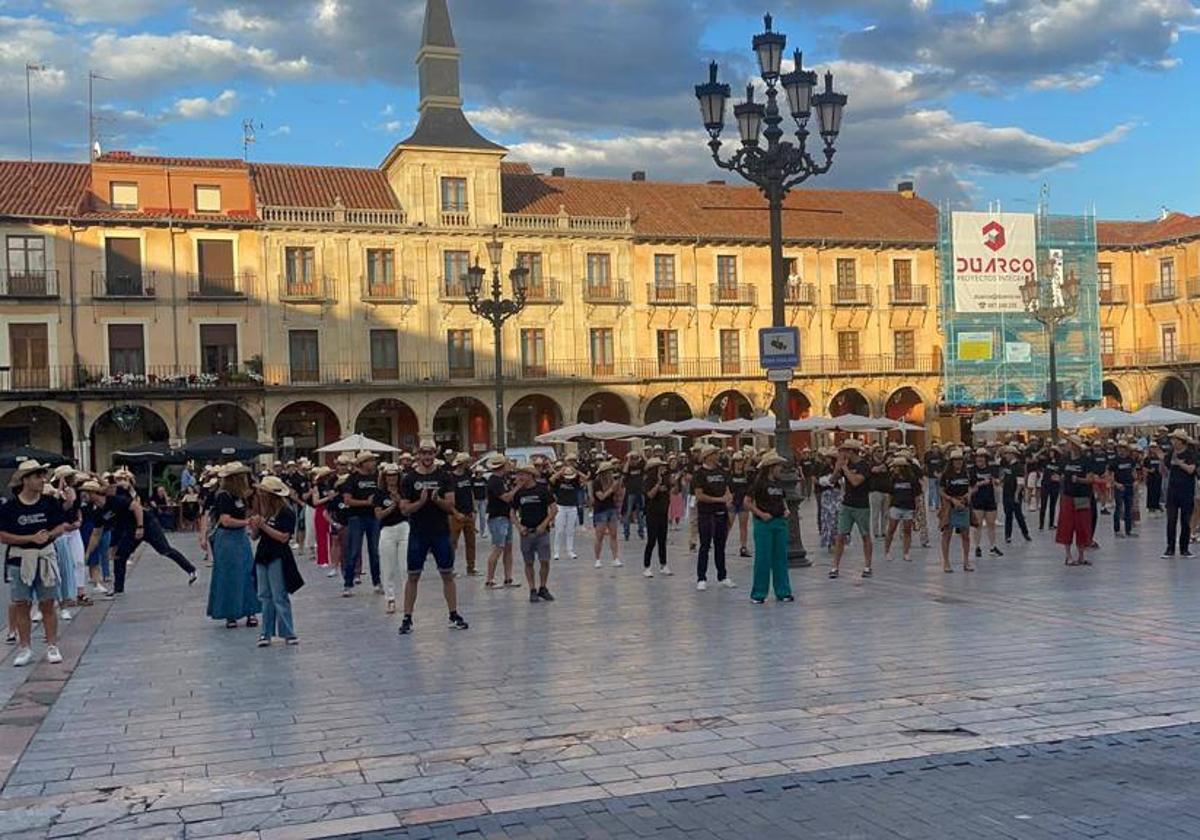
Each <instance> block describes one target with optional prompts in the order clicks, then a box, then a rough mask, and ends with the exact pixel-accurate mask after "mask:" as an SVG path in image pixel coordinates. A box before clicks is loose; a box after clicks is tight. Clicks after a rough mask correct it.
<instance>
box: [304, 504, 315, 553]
mask: <svg viewBox="0 0 1200 840" xmlns="http://www.w3.org/2000/svg"><path fill="white" fill-rule="evenodd" d="M304 550H305V551H311V552H313V553H314V554H315V553H316V551H317V509H316V508H314V507H310V506H309V505H305V506H304Z"/></svg>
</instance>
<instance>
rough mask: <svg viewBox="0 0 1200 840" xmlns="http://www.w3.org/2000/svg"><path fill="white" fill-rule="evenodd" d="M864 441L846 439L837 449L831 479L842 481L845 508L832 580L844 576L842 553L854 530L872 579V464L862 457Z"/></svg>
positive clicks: (839, 524)
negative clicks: (860, 541)
mask: <svg viewBox="0 0 1200 840" xmlns="http://www.w3.org/2000/svg"><path fill="white" fill-rule="evenodd" d="M862 453H863V445H862V441H859V440H855V439H854V438H847V439H846V440H844V441H842V443H841V446H839V447H838V458H837V464H836V466H834V468H833V473H832V479H833V481H834V482H835V483H836V482H841V483H842V487H843V495H842V506H841V508H839V510H838V516H837V529H836V531H837V536H836V542H835V543H834V545H833V567H832V568H831V569H830V570H829V577H831V578H836V577H837V576H838V575H839V574H840V573H841V565H842V554H843V553H845V551H846V541H847V540H849V539H850V533H851V531H852V530H853V529H854V528H857V529H858V533H859V536H861V537H862V546H863V570H862V576H863V577H864V578H869V577H871V558H872V555H873V549H874V546H873V545H872V544H871V500H870V498H869V492H870V481H869V479H870V475H871V465H870V463H869V462H868V461H866V460H865V459H864V458H863V457H862Z"/></svg>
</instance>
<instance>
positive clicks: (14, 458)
mask: <svg viewBox="0 0 1200 840" xmlns="http://www.w3.org/2000/svg"><path fill="white" fill-rule="evenodd" d="M22 461H37V462H38V463H41V464H49V465H50V466H52V467H57V466H58V465H59V464H70V463H72V462H73V461H74V459H73V458H68V457H67V456H65V455H63V454H61V453H59V452H49V451H47V450H45V449H38V448H37V447H36V446H18V447H17V448H16V449H6V450H5V451H3V452H0V469H5V470H12V469H16V468H17V467H18V466H20V465H21V462H22Z"/></svg>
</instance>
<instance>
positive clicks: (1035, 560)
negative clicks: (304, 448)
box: [0, 507, 1200, 840]
mask: <svg viewBox="0 0 1200 840" xmlns="http://www.w3.org/2000/svg"><path fill="white" fill-rule="evenodd" d="M805 512H806V515H808V514H811V507H809V508H808V509H806V511H805ZM806 524H808V523H806ZM810 530H811V529H810ZM1160 530H1161V523H1160V522H1158V521H1151V522H1148V523H1147V524H1146V528H1145V536H1143V537H1141V538H1139V539H1135V540H1126V541H1117V542H1112V541H1111V539H1109V540H1107V541H1106V544H1105V546H1104V548H1103V549H1102V550H1101V551H1100V552H1097V553H1096V555H1095V562H1096V565H1095V566H1094V567H1092V568H1086V569H1068V568H1065V567H1064V566H1063V565H1062V560H1061V556H1060V554H1059V552H1058V550H1057V547H1055V546H1053V545H1052V543H1051V542H1050V537H1049V536H1048V535H1043V534H1036V533H1035V538H1036V542H1035V543H1034V544H1033V545H1032V546H1029V547H1027V546H1025V545H1021V546H1020V547H1018V546H1017V545H1016V544H1014V545H1013V546H1012V550H1011V551H1009V553H1008V555H1007V556H1005V557H1003V558H995V559H984V560H981V561H978V564H979V567H980V570H979V571H978V572H976V573H974V574H963V573H962V572H961V571H959V572H956V573H955V574H953V575H945V574H943V573H942V571H941V570H940V566H939V562H938V560H937V559H936V556H935V553H934V551H933V550H930V551H928V552H926V551H923V550H920V549H917V550H915V551H914V560H915V562H913V563H904V562H903V561H900V560H892V561H890V562H886V563H885V562H884V561H883V560H882V559H878V560H877V561H876V565H875V568H876V572H875V577H874V578H873V579H871V580H866V581H864V580H861V579H859V576H858V574H857V570H858V568H859V567H860V565H861V560H860V557H859V554H858V552H857V551H854V552H851V553H849V554H848V556H847V560H846V562H844V563H843V576H842V578H841V579H840V580H837V581H830V580H827V579H826V577H825V572H826V569H827V566H828V556H827V555H826V554H824V553H823V552H820V551H819V550H818V551H817V552H816V553H815V556H816V559H817V565H816V566H815V567H814V568H811V569H807V570H797V571H795V572H794V573H793V582H794V585H795V588H796V595H797V601H796V603H794V604H777V603H774V602H771V603H769V604H768V605H766V606H761V607H756V606H753V605H751V604H750V603H749V601H748V594H747V585H748V583H749V561H746V560H742V559H737V558H733V559H731V561H730V566H731V575H732V576H733V577H734V578H735V579H736V580H737V582H738V583H739V584H740V585H739V587H738V588H737V589H733V590H725V589H720V588H716V587H714V588H712V589H710V590H709V591H708V592H704V593H698V592H696V591H695V589H694V581H693V576H692V564H691V563H690V562H689V560H688V559H687V558H686V557H685V552H684V551H683V550H682V549H683V548H686V545H685V543H686V538H685V536H684V535H681V534H678V533H672V535H671V540H672V543H673V551H672V565H673V568H674V569H675V571H676V574H675V576H674V577H662V576H658V577H655V578H654V579H652V580H647V579H644V578H643V577H642V576H641V562H640V548H641V544H640V543H639V542H638V541H637V540H636V537H635V539H634V541H633V542H630V543H622V547H623V548H624V549H625V552H624V557H625V566H624V567H623V568H620V569H615V568H611V567H606V568H605V569H603V570H595V569H593V568H592V566H591V562H590V552H589V556H588V559H580V560H578V561H564V562H563V563H561V564H559V566H558V567H557V568H556V570H555V576H554V578H553V579H552V580H551V584H552V586H551V588H552V589H553V591H554V592H555V594H556V595H557V596H558V601H557V602H556V603H553V604H530V603H529V602H528V599H527V597H526V592H525V590H523V589H511V590H497V591H487V590H485V589H484V588H483V586H482V579H475V578H462V579H460V582H459V583H460V602H461V609H462V611H463V613H464V614H465V615H466V617H467V618H468V620H469V621H470V622H471V629H470V631H468V632H466V633H455V632H450V631H449V630H448V629H447V628H446V626H445V614H444V610H443V607H442V603H441V595H440V591H439V587H438V585H437V582H436V580H435V579H434V577H433V576H432V575H427V576H426V579H425V583H424V585H423V588H422V592H421V598H420V601H419V602H418V605H417V612H416V631H415V633H414V635H413V636H411V637H409V638H400V637H398V636H397V635H396V623H397V622H396V621H395V619H394V617H391V616H387V615H385V614H384V610H383V603H382V599H381V598H379V597H377V596H373V595H370V594H361V595H360V596H359V597H355V598H353V599H349V600H343V599H341V598H339V597H337V590H338V586H337V582H336V581H330V580H327V579H326V578H325V577H324V576H323V575H321V574H319V573H318V572H317V571H316V570H315V569H314V568H312V567H311V566H309V565H305V566H304V570H305V573H306V577H307V580H308V586H306V587H305V588H304V589H303V590H302V591H301V593H299V595H298V596H297V598H296V600H295V612H296V616H297V627H298V632H299V634H300V636H301V640H302V642H301V645H300V646H299V647H298V648H285V647H283V646H282V645H279V644H277V645H276V646H274V647H272V648H270V649H266V650H259V649H256V648H255V647H254V640H255V637H256V633H255V631H253V630H248V629H245V628H239V629H237V630H226V629H224V628H223V627H222V626H221V625H220V624H218V623H216V622H210V621H208V620H207V619H205V618H204V615H203V614H204V603H205V588H206V587H205V585H206V583H207V577H206V576H205V577H202V579H201V582H200V583H199V584H197V586H196V587H195V588H193V589H190V590H189V589H188V587H187V586H186V584H185V582H184V578H183V577H182V575H181V574H180V573H179V571H178V570H177V569H175V567H174V566H173V565H171V564H170V563H169V562H167V561H164V560H162V559H160V558H157V557H155V556H153V555H148V556H145V557H144V559H142V561H141V562H140V563H138V565H137V566H136V568H135V571H134V572H133V575H132V577H131V583H130V585H129V587H128V588H129V594H127V595H126V596H125V599H124V600H123V601H121V602H119V603H116V604H111V605H110V604H98V605H97V606H95V607H90V608H87V609H84V610H83V611H82V613H81V615H80V617H79V619H77V620H76V621H75V622H72V624H71V626H69V627H68V628H67V629H66V630H65V632H64V634H63V648H64V654H65V655H66V657H67V661H66V663H64V665H63V666H49V665H46V664H44V663H43V664H41V665H38V666H37V667H36V668H30V669H14V668H12V667H10V660H11V651H7V652H6V653H8V657H9V658H6V659H5V661H4V662H3V663H2V664H3V667H2V668H0V702H2V703H3V704H4V708H3V711H2V712H0V759H3V763H2V764H0V775H2V774H4V773H7V778H6V780H5V782H4V787H3V789H2V791H0V834H2V835H4V836H20V837H31V838H32V837H68V836H78V835H83V836H86V837H101V836H103V837H119V838H139V840H140V838H160V837H212V836H222V835H232V836H237V837H242V838H261V840H283V839H284V838H301V837H321V836H338V835H353V836H363V835H372V833H373V832H377V834H375V835H372V836H378V837H413V838H417V837H442V836H448V837H457V836H469V837H477V838H487V837H518V836H520V837H547V838H550V837H610V836H611V837H621V836H652V837H685V836H686V837H692V836H695V837H786V836H796V837H801V836H803V837H810V836H830V837H891V836H896V837H959V836H961V837H1076V836H1136V835H1137V833H1138V832H1141V833H1142V835H1143V836H1147V837H1151V836H1152V837H1195V836H1200V797H1197V796H1196V795H1195V791H1196V790H1200V774H1198V773H1197V769H1198V765H1200V757H1198V754H1197V751H1196V746H1197V745H1198V742H1200V727H1197V726H1194V725H1193V726H1189V725H1188V724H1196V723H1200V683H1198V682H1197V680H1196V673H1197V665H1198V660H1200V635H1198V634H1197V632H1196V629H1195V628H1196V625H1197V619H1198V618H1200V605H1198V604H1197V599H1196V598H1195V592H1196V589H1197V584H1198V583H1200V569H1198V568H1197V567H1196V566H1195V565H1192V564H1193V563H1195V562H1196V561H1188V560H1174V561H1165V560H1160V559H1158V552H1159V551H1160V550H1161V545H1160V539H1159V531H1160ZM1101 533H1102V535H1103V536H1102V539H1103V538H1105V537H1107V533H1106V532H1105V531H1102V532H1101ZM582 536H583V537H584V539H583V542H582V544H583V545H587V546H588V548H589V549H590V535H582ZM809 538H810V539H811V540H812V542H810V545H812V544H814V543H815V535H812V534H810V535H809ZM191 539H192V538H191V537H186V536H185V537H182V538H180V539H179V540H178V542H179V543H180V544H181V545H183V546H184V548H185V550H187V551H188V553H189V554H192V555H195V554H197V553H198V552H196V551H195V550H194V548H195V546H194V542H192V541H191ZM734 545H735V546H736V541H734ZM480 548H481V549H482V550H484V551H486V548H487V544H486V542H485V541H481V543H480ZM734 551H735V553H736V548H735V549H734ZM13 762H15V765H14V764H13Z"/></svg>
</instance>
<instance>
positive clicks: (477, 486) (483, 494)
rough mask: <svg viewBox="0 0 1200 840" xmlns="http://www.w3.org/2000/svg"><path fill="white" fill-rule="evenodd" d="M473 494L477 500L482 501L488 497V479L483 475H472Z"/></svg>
mask: <svg viewBox="0 0 1200 840" xmlns="http://www.w3.org/2000/svg"><path fill="white" fill-rule="evenodd" d="M471 495H472V496H473V497H474V499H475V501H477V502H482V501H484V500H485V499H487V479H486V478H484V477H483V476H481V475H476V476H472V477H471Z"/></svg>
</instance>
